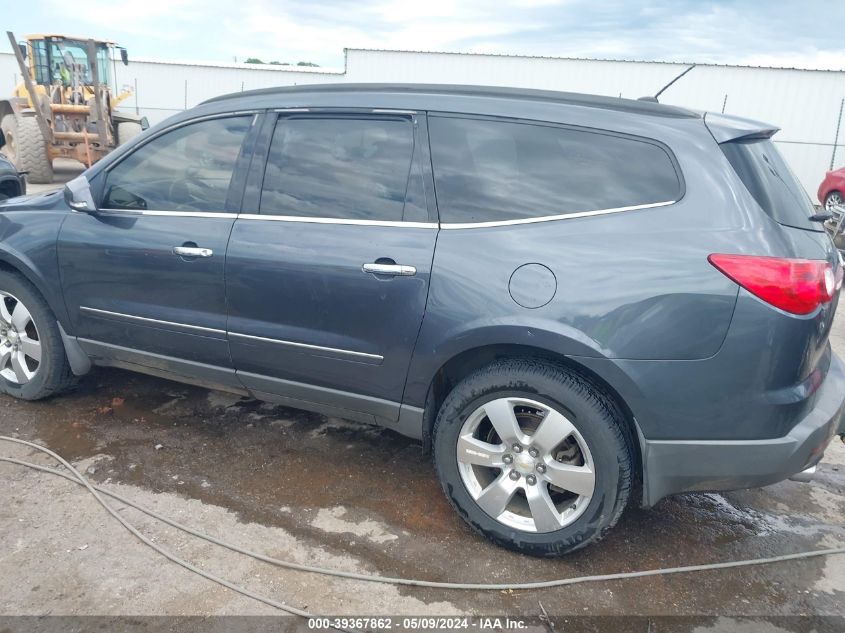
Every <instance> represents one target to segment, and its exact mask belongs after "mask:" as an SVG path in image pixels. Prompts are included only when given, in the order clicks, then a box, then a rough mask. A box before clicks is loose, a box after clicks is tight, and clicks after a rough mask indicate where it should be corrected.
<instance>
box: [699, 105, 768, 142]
mask: <svg viewBox="0 0 845 633" xmlns="http://www.w3.org/2000/svg"><path fill="white" fill-rule="evenodd" d="M704 125H706V126H707V129H708V130H710V134H712V135H713V138H715V139H716V142H717V143H727V142H728V141H736V140H740V139H742V140H750V139H764V138H771V137H772V136H774V134H775V133H776V132H778V131H779V130H780V128H779V127H776V126H774V125H769V124H768V123H763V122H761V121H755V120H754V119H745V118H743V117H738V116H731V115H728V114H718V113H715V112H707V113H706V114H705V115H704Z"/></svg>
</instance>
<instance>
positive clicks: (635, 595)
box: [0, 319, 845, 630]
mask: <svg viewBox="0 0 845 633" xmlns="http://www.w3.org/2000/svg"><path fill="white" fill-rule="evenodd" d="M843 334H845V321H843V320H842V319H840V321H839V323H837V324H836V326H835V332H834V337H833V341H834V345H835V346H836V347H837V348H838V351H839V353H840V354H843V355H845V336H843ZM0 434H3V435H12V436H17V437H20V438H23V439H28V440H34V441H38V442H40V443H43V444H44V445H46V446H48V447H49V448H51V449H53V450H55V451H57V452H58V453H60V454H61V455H62V456H64V457H65V458H67V459H69V460H71V461H73V462H74V463H75V464H77V465H79V467H80V468H81V469H85V470H86V472H87V473H88V475H89V477H90V479H91V480H92V481H94V482H97V483H101V484H103V485H104V486H106V487H109V488H112V489H114V490H116V491H119V492H120V493H121V494H123V495H125V496H127V497H129V498H132V499H136V500H138V501H139V502H141V503H143V504H145V505H149V506H152V507H154V508H155V509H157V510H158V511H160V512H161V513H163V514H166V515H168V516H171V517H173V518H174V519H176V520H179V521H183V522H186V523H189V524H191V525H192V526H194V527H198V528H200V529H203V530H207V531H209V532H211V533H213V534H215V535H216V536H219V537H221V538H225V539H229V540H233V541H236V542H238V543H240V544H242V545H245V546H248V547H250V548H252V549H256V550H259V551H262V552H265V553H267V554H269V555H272V556H276V557H278V558H286V559H292V560H296V561H298V562H309V563H312V564H321V565H325V566H329V567H335V568H340V569H346V570H357V571H363V572H368V573H379V574H382V575H391V576H406V577H416V578H423V579H427V580H450V581H466V582H484V581H489V582H508V581H539V580H545V579H551V578H557V577H569V576H580V575H588V574H603V573H612V572H618V571H631V570H638V569H649V568H656V567H672V566H678V565H691V564H696V563H707V562H715V561H727V560H732V559H740V558H756V557H761V556H772V555H777V554H781V553H791V552H797V551H802V550H809V549H815V548H824V547H834V546H841V545H843V544H845V445H843V444H842V443H840V442H839V441H838V440H837V441H835V442H834V444H832V445H831V448H830V449H829V450H828V452H827V455H826V457H825V460H824V462H823V463H822V465H821V468H820V473H819V474H818V476H817V477H816V479H815V480H814V481H813V482H812V483H808V484H802V483H795V482H789V481H787V482H783V483H780V484H776V485H773V486H769V487H767V488H764V489H759V490H748V491H739V492H731V493H725V494H689V495H682V496H678V497H674V498H670V499H664V500H663V501H661V502H660V503H659V504H658V505H657V506H656V507H655V508H652V509H650V510H641V509H637V508H629V509H628V510H627V511H626V513H625V514H624V515H623V517H622V519H621V520H620V522H619V524H618V526H617V527H616V528H615V529H614V530H613V531H612V532H611V533H610V534H609V535H608V536H607V538H606V539H605V540H604V541H602V542H601V543H599V544H596V545H593V546H591V547H589V548H587V549H586V550H583V551H580V552H577V553H576V554H573V555H571V556H568V557H566V558H564V559H559V560H538V559H533V558H529V557H526V556H521V555H518V554H515V553H511V552H507V551H504V550H502V549H500V548H497V547H495V546H494V545H492V544H490V543H488V542H487V541H485V540H484V539H482V538H481V537H478V536H476V535H475V534H474V533H472V532H471V531H470V530H469V529H468V528H467V527H465V525H464V524H463V523H462V522H461V520H460V519H459V518H458V517H457V515H456V514H455V513H454V512H453V511H452V509H451V507H450V506H449V504H448V503H447V501H446V499H445V498H444V496H443V494H442V492H441V490H440V487H439V484H438V482H437V480H436V478H435V475H434V471H433V468H432V465H431V463H430V459H429V458H428V457H426V456H424V455H422V453H421V450H420V446H419V444H417V443H415V442H412V441H410V440H407V439H405V438H403V437H401V436H399V435H397V434H395V433H393V432H391V431H388V430H382V429H378V428H375V427H369V426H365V425H359V424H355V423H351V422H346V421H343V420H340V419H336V418H330V417H324V416H321V415H317V414H311V413H307V412H304V411H299V410H295V409H290V408H286V407H281V406H274V405H269V404H264V403H261V402H257V401H254V400H250V399H247V398H240V397H238V396H232V395H229V394H224V393H221V392H215V391H208V390H205V389H201V388H197V387H191V386H185V385H180V384H176V383H172V382H167V381H164V380H159V379H156V378H151V377H146V376H141V375H137V374H132V373H128V372H124V371H121V370H114V369H96V370H95V371H93V372H92V373H91V374H90V375H89V376H86V377H85V378H84V379H83V380H82V381H81V383H80V385H79V387H78V388H77V389H76V390H75V391H74V392H73V393H71V394H69V395H66V396H64V397H61V398H56V399H53V400H49V401H46V402H37V403H27V402H20V401H16V400H12V399H10V398H6V397H0ZM0 455H7V456H15V457H18V458H22V459H28V460H30V461H36V462H38V463H42V464H48V463H49V459H47V458H45V457H44V456H43V455H36V454H35V453H34V452H33V451H30V450H28V449H26V448H23V447H19V446H12V445H7V444H5V443H3V444H0ZM0 481H2V486H0V614H5V615H9V614H31V615H37V614H45V613H51V614H82V615H85V614H100V615H103V614H108V615H116V614H168V615H191V614H270V613H273V612H274V611H273V610H272V609H271V608H269V607H267V606H265V605H262V604H259V603H256V602H254V601H251V600H249V599H247V598H244V597H242V596H237V595H234V594H232V593H231V592H229V591H227V590H225V589H223V588H220V587H217V586H215V585H213V584H212V583H210V582H208V581H206V580H204V579H202V578H199V577H197V576H194V575H192V574H190V573H188V572H186V571H184V570H182V569H180V568H178V567H175V566H174V565H172V563H169V562H168V561H166V560H164V559H162V558H161V557H160V556H159V555H158V554H156V553H154V552H153V551H151V550H149V549H147V548H145V547H144V546H143V545H141V544H140V543H138V542H137V541H136V540H135V539H134V538H133V537H132V536H131V535H130V534H129V533H127V532H126V531H125V530H123V528H121V527H120V526H119V525H118V524H116V522H114V521H113V519H111V518H110V517H109V516H108V515H107V514H106V513H105V511H104V510H103V509H102V508H100V507H99V506H97V504H96V502H95V501H94V500H93V499H91V498H90V496H88V495H87V493H86V492H85V491H83V490H82V489H81V488H79V487H78V486H75V485H74V484H72V483H70V482H66V481H65V480H61V479H58V478H56V477H51V476H49V475H46V474H39V473H35V472H33V471H30V470H27V469H24V468H21V467H18V466H12V465H9V464H4V463H0ZM116 505H117V506H118V507H121V508H122V504H116ZM121 511H122V512H125V513H126V514H125V516H127V518H129V519H130V520H132V521H133V522H137V524H138V525H139V527H141V528H142V529H143V530H144V532H145V533H148V534H150V535H153V536H154V537H155V539H156V541H157V542H159V543H161V544H162V545H165V546H166V547H169V548H172V549H174V550H175V551H177V552H178V553H179V555H180V556H184V557H185V558H187V559H189V560H191V561H193V562H196V563H197V564H199V565H200V566H202V567H203V568H206V569H209V570H210V571H214V572H215V573H219V574H221V575H223V576H225V577H227V578H229V579H230V580H232V581H235V582H241V583H243V584H245V585H247V586H249V587H250V588H251V589H253V590H255V591H258V592H261V593H264V594H266V595H270V596H272V597H274V598H275V599H277V600H283V601H288V602H289V603H291V604H293V605H295V606H298V607H302V608H306V607H307V608H309V609H312V610H314V611H316V612H322V613H326V612H328V613H332V614H341V613H343V614H394V615H396V614H415V615H419V614H424V613H432V614H449V613H467V614H512V615H523V616H536V615H538V614H539V609H540V608H539V606H538V602H542V604H543V608H545V610H546V611H548V612H549V613H550V614H552V615H611V614H628V615H648V616H655V615H669V614H671V615H730V616H743V615H765V616H777V615H800V614H810V615H845V557H843V556H837V557H828V558H817V559H811V560H807V561H794V562H789V563H783V564H775V565H768V566H765V567H749V568H743V569H735V570H728V571H721V572H720V571H712V572H703V573H695V574H680V575H673V576H666V577H654V578H645V579H637V580H627V581H614V582H604V583H595V584H586V585H578V586H571V587H565V588H559V589H549V590H540V591H493V592H477V591H470V592H457V591H446V590H436V589H420V588H413V587H402V588H395V587H390V586H386V585H373V584H366V583H361V582H354V581H348V580H341V579H328V578H324V577H321V576H315V575H311V574H304V573H299V572H293V571H289V570H282V569H278V568H275V567H272V566H270V565H267V564H264V563H260V562H256V561H252V560H248V559H244V558H243V557H242V556H239V555H237V554H233V553H231V552H226V551H225V550H221V549H220V548H218V547H216V546H213V545H210V544H208V543H206V542H204V541H199V540H197V539H195V538H192V537H189V536H186V535H184V534H180V533H178V532H176V531H174V530H172V529H171V528H167V527H166V526H162V525H161V524H158V523H155V522H154V521H152V520H150V519H147V518H145V517H144V516H143V515H140V514H139V513H137V512H135V511H134V510H130V509H125V508H124V509H122V510H121ZM755 630H756V629H755ZM786 630H793V629H792V628H787V629H786ZM794 630H801V628H800V627H799V628H797V629H794Z"/></svg>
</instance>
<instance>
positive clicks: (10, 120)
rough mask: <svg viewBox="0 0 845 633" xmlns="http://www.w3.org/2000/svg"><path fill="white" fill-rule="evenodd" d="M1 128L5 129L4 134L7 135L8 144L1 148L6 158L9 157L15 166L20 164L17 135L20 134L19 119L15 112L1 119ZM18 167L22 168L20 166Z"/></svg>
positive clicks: (0, 151) (0, 150)
mask: <svg viewBox="0 0 845 633" xmlns="http://www.w3.org/2000/svg"><path fill="white" fill-rule="evenodd" d="M0 130H3V136H4V137H6V144H5V145H4V146H3V147H2V148H0V153H2V154H3V155H4V156H5V157H6V158H8V159H9V160H10V161H12V163H14V165H15V167H17V166H18V153H17V151H16V148H17V136H18V121H17V119H16V118H15V115H14V114H7V115H5V116H4V117H3V118H2V119H0ZM18 169H20V168H19V167H18Z"/></svg>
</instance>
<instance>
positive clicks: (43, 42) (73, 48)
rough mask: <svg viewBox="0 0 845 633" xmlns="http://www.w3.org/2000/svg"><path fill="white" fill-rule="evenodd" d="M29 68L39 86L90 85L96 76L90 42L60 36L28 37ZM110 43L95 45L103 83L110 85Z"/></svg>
mask: <svg viewBox="0 0 845 633" xmlns="http://www.w3.org/2000/svg"><path fill="white" fill-rule="evenodd" d="M26 39H27V57H28V58H29V69H30V73H31V76H32V78H33V80H34V81H35V83H36V84H39V85H41V86H54V85H56V84H63V85H64V86H65V87H68V86H71V85H91V83H92V81H93V73H92V72H91V67H90V64H89V60H88V41H87V40H85V39H82V38H78V39H74V38H67V37H64V36H60V35H30V36H28V37H27V38H26ZM113 47H114V44H113V43H111V42H95V50H96V64H97V75H98V77H99V80H100V83H102V84H106V85H108V84H109V83H110V82H111V65H110V64H109V61H110V58H111V55H110V54H109V53H110V50H109V49H110V48H113Z"/></svg>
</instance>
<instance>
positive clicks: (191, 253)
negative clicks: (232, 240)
mask: <svg viewBox="0 0 845 633" xmlns="http://www.w3.org/2000/svg"><path fill="white" fill-rule="evenodd" d="M173 254H174V255H178V256H179V257H211V256H212V255H214V251H213V250H211V249H210V248H200V247H198V246H174V247H173Z"/></svg>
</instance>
